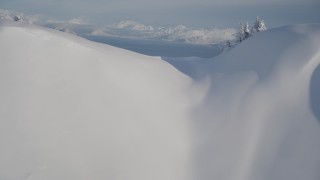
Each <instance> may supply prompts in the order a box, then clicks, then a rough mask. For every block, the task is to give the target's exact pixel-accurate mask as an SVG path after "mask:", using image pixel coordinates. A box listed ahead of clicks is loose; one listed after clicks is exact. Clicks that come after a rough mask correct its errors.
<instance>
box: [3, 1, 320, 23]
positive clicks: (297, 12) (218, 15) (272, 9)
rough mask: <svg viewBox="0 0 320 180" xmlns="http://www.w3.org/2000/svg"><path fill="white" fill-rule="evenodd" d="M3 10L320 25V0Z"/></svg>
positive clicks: (106, 19)
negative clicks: (260, 20)
mask: <svg viewBox="0 0 320 180" xmlns="http://www.w3.org/2000/svg"><path fill="white" fill-rule="evenodd" d="M0 8H2V9H9V10H16V11H20V12H23V13H26V14H41V15H45V16H49V17H51V18H55V19H59V20H67V19H72V18H77V17H83V18H84V19H85V20H86V21H88V22H89V23H93V24H100V25H101V24H111V23H116V22H118V21H121V20H135V21H138V22H142V23H146V24H151V25H175V24H183V25H187V26H193V27H212V26H216V27H237V26H238V23H239V21H246V20H247V21H249V22H252V21H253V20H254V19H255V17H256V16H257V15H258V16H260V17H262V18H263V19H265V21H266V23H267V24H268V25H269V27H270V26H271V27H276V26H281V25H286V24H301V23H320V0H0Z"/></svg>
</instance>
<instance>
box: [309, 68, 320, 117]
mask: <svg viewBox="0 0 320 180" xmlns="http://www.w3.org/2000/svg"><path fill="white" fill-rule="evenodd" d="M309 90H310V93H309V94H310V97H309V98H310V101H309V102H310V106H311V110H312V112H313V114H314V115H315V117H316V118H317V120H318V121H319V123H320V64H319V65H318V66H317V68H316V69H315V70H314V72H313V74H312V76H311V82H310V89H309Z"/></svg>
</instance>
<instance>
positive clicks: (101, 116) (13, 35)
mask: <svg viewBox="0 0 320 180" xmlns="http://www.w3.org/2000/svg"><path fill="white" fill-rule="evenodd" d="M319 42H320V26H319V25H300V26H289V27H284V28H279V29H274V30H270V31H267V32H263V33H259V34H256V35H255V36H254V37H252V38H250V39H248V40H246V41H244V42H243V43H241V44H240V45H238V46H237V47H235V48H234V49H232V50H230V51H229V52H225V53H223V54H221V55H220V56H218V57H216V58H213V59H208V60H197V59H196V58H193V59H188V61H175V63H172V64H175V66H176V68H177V69H179V70H181V72H180V71H178V70H177V69H175V68H174V67H173V66H171V65H170V64H169V63H167V62H165V61H163V60H161V59H160V58H155V57H148V56H144V55H140V54H136V53H133V52H129V51H125V50H122V49H118V48H114V47H111V46H108V45H103V44H98V43H94V42H90V41H88V40H85V39H82V38H79V37H76V36H73V35H69V34H65V33H62V32H57V31H54V30H50V29H46V28H40V27H36V26H30V25H23V24H19V23H17V24H4V25H1V28H0V52H1V53H0V84H1V89H0V98H1V102H0V106H1V108H0V144H1V149H0V159H1V160H0V179H5V180H7V179H10V180H11V179H12V180H16V179H30V180H31V179H33V180H43V179H46V180H57V179H59V180H70V179H74V180H75V179H77V180H81V179H83V180H87V179H97V180H102V179H103V180H105V179H119V180H150V179H152V180H157V179H159V180H188V179H189V180H209V179H210V180H212V179H219V180H258V179H259V180H270V179H273V180H292V179H306V180H319V178H320V172H319V169H320V153H319V152H320V140H319V139H320V117H319V116H320V115H319V114H320V110H319V105H320V100H319V89H320V85H319V83H320V82H319V79H320V78H319V77H320V75H319V74H320V70H319V64H320V43H319ZM168 61H169V62H170V60H168ZM188 62H192V66H188V64H187V63H188ZM182 72H184V73H185V74H183V73H182ZM187 75H189V76H190V77H188V76H187ZM191 77H192V78H191Z"/></svg>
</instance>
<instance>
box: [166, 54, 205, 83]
mask: <svg viewBox="0 0 320 180" xmlns="http://www.w3.org/2000/svg"><path fill="white" fill-rule="evenodd" d="M161 59H162V60H164V61H166V62H168V63H169V64H171V65H172V66H174V67H175V68H176V69H177V70H178V71H180V72H182V73H183V74H185V75H187V76H189V77H190V78H192V79H201V78H202V77H203V76H204V74H205V73H204V70H203V69H204V67H205V65H206V64H205V63H206V61H209V60H210V59H206V58H200V57H182V58H181V57H180V58H179V57H161Z"/></svg>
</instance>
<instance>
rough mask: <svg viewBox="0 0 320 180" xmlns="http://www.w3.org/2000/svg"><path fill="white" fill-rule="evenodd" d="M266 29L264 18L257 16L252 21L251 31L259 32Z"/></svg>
mask: <svg viewBox="0 0 320 180" xmlns="http://www.w3.org/2000/svg"><path fill="white" fill-rule="evenodd" d="M265 30H267V26H266V24H265V23H264V20H263V19H261V18H259V16H257V18H256V21H255V22H254V23H253V27H252V32H261V31H265Z"/></svg>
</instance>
